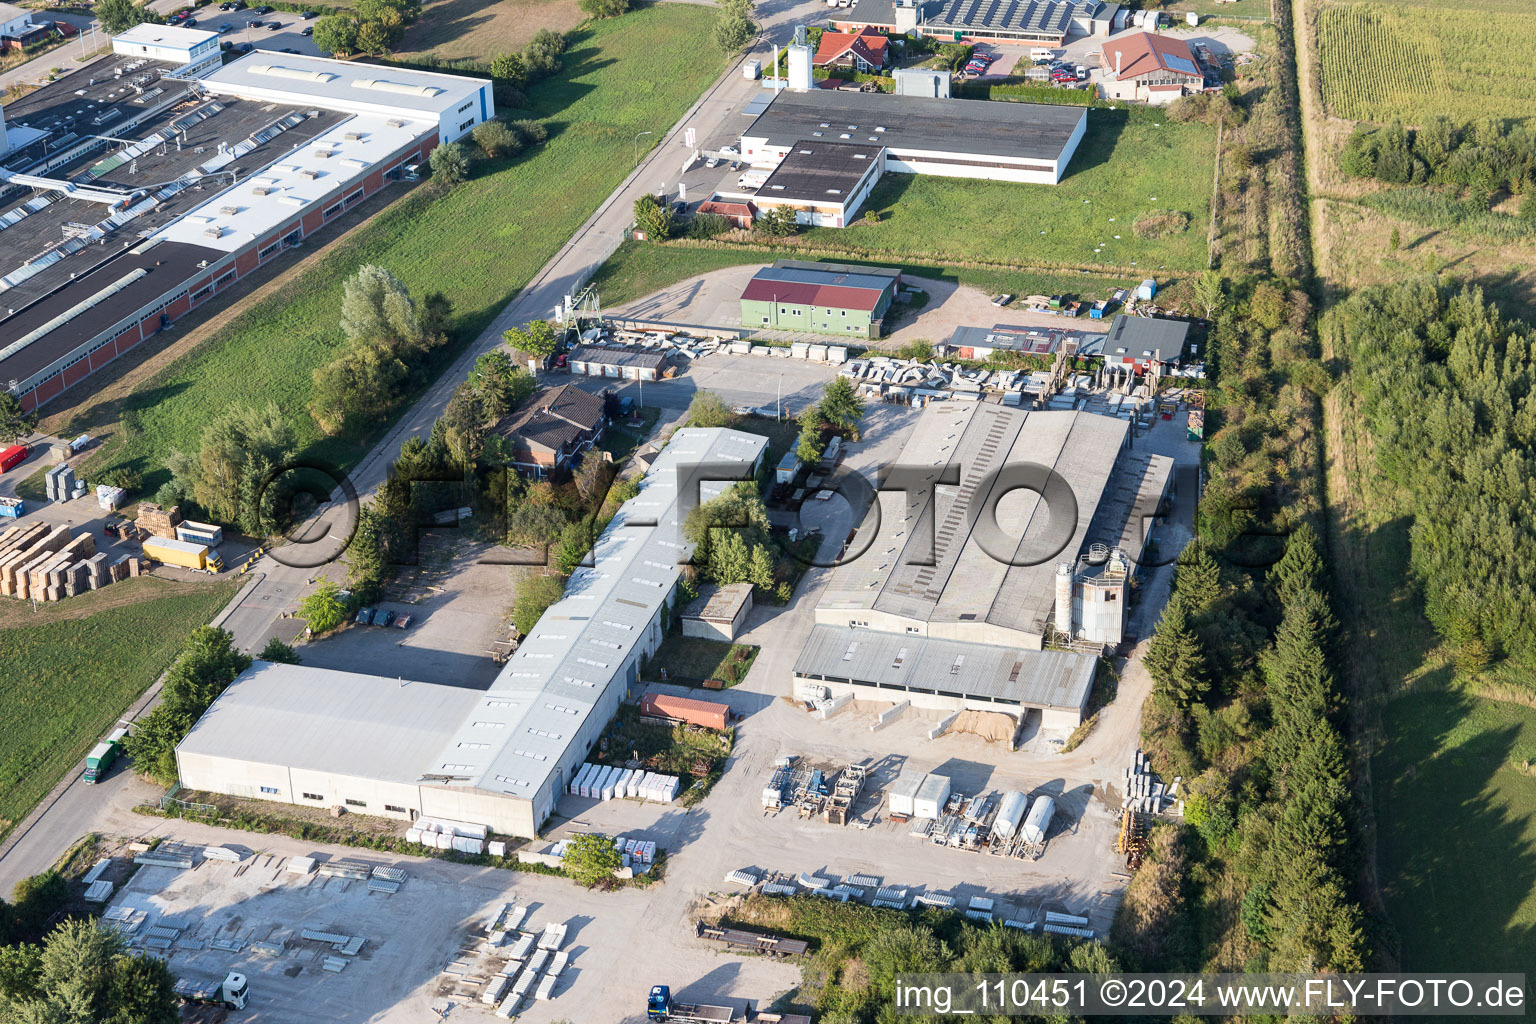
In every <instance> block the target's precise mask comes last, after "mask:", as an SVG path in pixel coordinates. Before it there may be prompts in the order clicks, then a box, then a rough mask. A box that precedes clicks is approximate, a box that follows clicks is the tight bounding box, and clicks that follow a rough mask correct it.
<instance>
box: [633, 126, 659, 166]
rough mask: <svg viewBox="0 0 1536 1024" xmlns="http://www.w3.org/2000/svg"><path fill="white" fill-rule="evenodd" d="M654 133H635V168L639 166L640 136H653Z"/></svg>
mask: <svg viewBox="0 0 1536 1024" xmlns="http://www.w3.org/2000/svg"><path fill="white" fill-rule="evenodd" d="M655 134H656V133H655V132H635V166H636V167H638V166H640V136H642V135H655Z"/></svg>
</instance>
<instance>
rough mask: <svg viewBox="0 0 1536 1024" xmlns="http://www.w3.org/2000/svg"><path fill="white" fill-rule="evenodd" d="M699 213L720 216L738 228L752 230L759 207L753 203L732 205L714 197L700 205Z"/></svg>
mask: <svg viewBox="0 0 1536 1024" xmlns="http://www.w3.org/2000/svg"><path fill="white" fill-rule="evenodd" d="M699 212H700V213H715V214H719V215H720V216H722V217H724V218H725V219H726V220H728V221H730V222H731V224H732V226H734V227H738V228H750V227H751V226H752V221H753V220H755V219H756V218H757V207H755V206H753V205H752V204H751V203H732V202H729V201H727V200H724V199H716V198H714V197H713V196H711V197H710V198H709V199H708V200H706V201H705V202H702V203H700V204H699Z"/></svg>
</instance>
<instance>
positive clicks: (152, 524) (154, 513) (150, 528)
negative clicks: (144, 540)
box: [135, 501, 181, 540]
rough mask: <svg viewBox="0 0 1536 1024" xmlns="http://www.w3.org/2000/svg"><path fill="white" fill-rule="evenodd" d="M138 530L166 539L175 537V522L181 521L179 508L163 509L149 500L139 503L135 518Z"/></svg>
mask: <svg viewBox="0 0 1536 1024" xmlns="http://www.w3.org/2000/svg"><path fill="white" fill-rule="evenodd" d="M135 521H136V522H137V523H138V527H139V529H140V530H143V531H145V532H146V533H149V534H150V535H152V536H155V537H164V538H165V539H166V540H175V539H176V524H178V523H180V522H181V510H180V509H179V508H174V507H173V508H170V509H164V508H161V507H160V506H159V505H155V504H152V503H150V502H147V501H146V502H141V503H140V504H139V517H138V519H137V520H135Z"/></svg>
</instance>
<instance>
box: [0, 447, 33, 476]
mask: <svg viewBox="0 0 1536 1024" xmlns="http://www.w3.org/2000/svg"><path fill="white" fill-rule="evenodd" d="M31 450H32V449H31V448H29V447H27V446H26V445H24V444H13V445H11V446H10V447H9V448H7V449H6V450H5V451H3V452H0V473H4V472H6V471H8V470H11V469H15V468H16V467H17V466H19V465H21V464H22V463H23V462H25V461H27V453H28V452H30V451H31Z"/></svg>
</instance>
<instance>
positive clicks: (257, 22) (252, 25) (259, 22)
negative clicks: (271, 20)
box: [247, 18, 263, 28]
mask: <svg viewBox="0 0 1536 1024" xmlns="http://www.w3.org/2000/svg"><path fill="white" fill-rule="evenodd" d="M262 24H263V22H262V20H261V19H260V18H252V19H251V22H250V25H248V26H247V27H248V28H261V26H262Z"/></svg>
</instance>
